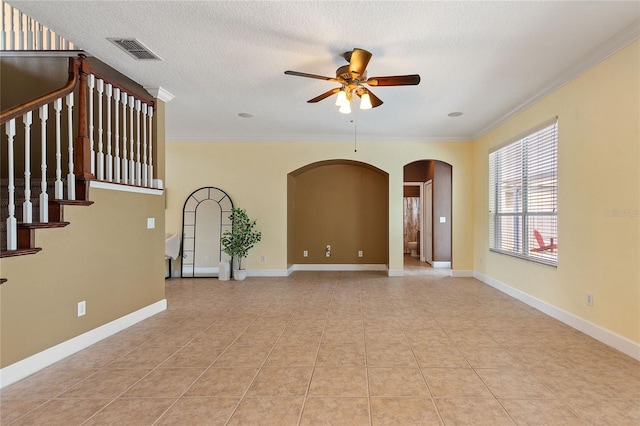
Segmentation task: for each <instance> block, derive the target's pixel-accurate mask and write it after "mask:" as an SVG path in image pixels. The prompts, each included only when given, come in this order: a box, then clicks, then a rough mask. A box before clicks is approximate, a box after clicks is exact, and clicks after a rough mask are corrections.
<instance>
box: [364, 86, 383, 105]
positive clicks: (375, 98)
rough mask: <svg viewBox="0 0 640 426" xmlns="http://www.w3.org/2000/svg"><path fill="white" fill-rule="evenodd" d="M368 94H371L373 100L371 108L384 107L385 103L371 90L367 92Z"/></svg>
mask: <svg viewBox="0 0 640 426" xmlns="http://www.w3.org/2000/svg"><path fill="white" fill-rule="evenodd" d="M367 92H369V97H370V98H371V107H373V108H375V107H379V106H380V105H382V103H383V102H382V100H381V99H380V98H379V97H377V96H376V95H374V94H373V93H371V90H367Z"/></svg>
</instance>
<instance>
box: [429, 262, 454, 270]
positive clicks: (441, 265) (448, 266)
mask: <svg viewBox="0 0 640 426" xmlns="http://www.w3.org/2000/svg"><path fill="white" fill-rule="evenodd" d="M431 266H433V267H434V268H435V269H440V268H442V269H451V262H441V261H434V262H433V264H432V265H431Z"/></svg>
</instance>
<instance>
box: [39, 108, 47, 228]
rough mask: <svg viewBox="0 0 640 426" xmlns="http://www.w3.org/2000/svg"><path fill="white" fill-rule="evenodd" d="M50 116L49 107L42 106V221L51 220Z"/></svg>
mask: <svg viewBox="0 0 640 426" xmlns="http://www.w3.org/2000/svg"><path fill="white" fill-rule="evenodd" d="M48 118H49V107H48V105H43V106H41V107H40V151H41V154H40V155H41V157H42V158H41V160H40V172H41V173H42V180H41V181H40V222H49V194H47V119H48Z"/></svg>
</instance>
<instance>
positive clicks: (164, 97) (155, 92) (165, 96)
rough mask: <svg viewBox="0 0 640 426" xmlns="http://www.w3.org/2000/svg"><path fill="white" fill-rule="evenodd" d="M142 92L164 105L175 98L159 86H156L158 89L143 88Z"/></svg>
mask: <svg viewBox="0 0 640 426" xmlns="http://www.w3.org/2000/svg"><path fill="white" fill-rule="evenodd" d="M144 90H146V91H147V92H149V94H150V95H151V96H153V97H154V99H160V100H161V101H162V102H164V103H167V102H169V101H171V100H173V98H175V95H174V94H172V93H171V92H169V91H168V90H167V89H163V88H162V87H160V86H158V87H145V88H144Z"/></svg>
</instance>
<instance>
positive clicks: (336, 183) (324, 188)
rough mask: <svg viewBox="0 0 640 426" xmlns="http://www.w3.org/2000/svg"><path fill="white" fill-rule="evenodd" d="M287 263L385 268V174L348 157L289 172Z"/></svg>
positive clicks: (316, 267)
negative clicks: (347, 158)
mask: <svg viewBox="0 0 640 426" xmlns="http://www.w3.org/2000/svg"><path fill="white" fill-rule="evenodd" d="M287 179H288V181H287V184H288V187H287V194H288V202H287V222H288V223H287V247H288V252H287V263H288V266H289V268H291V267H292V266H294V265H295V267H296V269H302V270H304V269H307V270H384V269H385V268H386V267H387V265H388V263H389V175H388V173H386V172H384V171H383V170H380V169H378V168H376V167H373V166H371V165H369V164H366V163H362V162H358V161H350V160H330V161H321V162H317V163H312V164H309V165H307V166H304V167H302V168H300V169H297V170H295V171H293V172H291V173H289V174H288V176H287Z"/></svg>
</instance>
